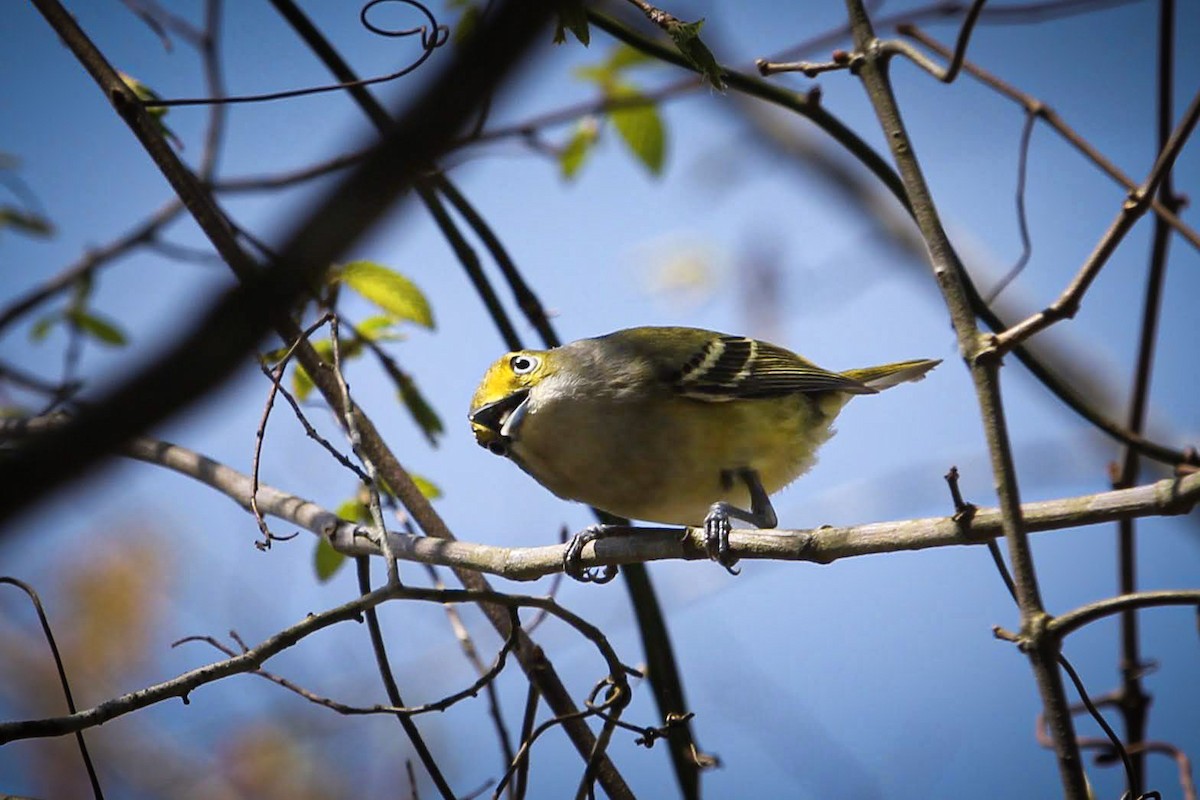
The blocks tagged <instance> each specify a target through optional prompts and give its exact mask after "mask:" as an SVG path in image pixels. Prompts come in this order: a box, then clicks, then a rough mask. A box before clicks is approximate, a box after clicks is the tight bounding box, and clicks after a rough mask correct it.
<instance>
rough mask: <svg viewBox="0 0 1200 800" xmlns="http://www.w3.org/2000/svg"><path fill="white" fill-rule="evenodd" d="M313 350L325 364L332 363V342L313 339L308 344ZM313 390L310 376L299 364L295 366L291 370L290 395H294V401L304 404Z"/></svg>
mask: <svg viewBox="0 0 1200 800" xmlns="http://www.w3.org/2000/svg"><path fill="white" fill-rule="evenodd" d="M310 344H312V348H313V350H316V351H317V355H318V356H320V357H321V360H322V361H324V362H325V363H327V364H328V363H329V362H331V361H333V342H332V341H331V340H329V339H314V340H312V341H311V342H310ZM312 390H313V380H312V376H311V375H309V374H308V371H307V370H306V369H304V367H302V366H301V365H300V364H296V366H295V368H293V369H292V394H294V395H296V399H297V400H299V401H300V402H304V401H305V400H307V399H308V395H309V394H310V393H311V392H312Z"/></svg>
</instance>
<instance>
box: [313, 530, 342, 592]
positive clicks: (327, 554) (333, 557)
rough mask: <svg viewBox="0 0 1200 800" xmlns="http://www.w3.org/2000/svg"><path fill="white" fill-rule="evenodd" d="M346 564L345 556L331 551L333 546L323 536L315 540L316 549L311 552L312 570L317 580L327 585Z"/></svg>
mask: <svg viewBox="0 0 1200 800" xmlns="http://www.w3.org/2000/svg"><path fill="white" fill-rule="evenodd" d="M344 563H346V556H345V555H344V554H342V553H339V552H338V551H337V550H334V549H333V545H331V544H330V543H329V540H328V539H326V538H325V537H324V536H322V537H320V538H318V539H317V547H316V549H315V550H313V569H314V570H316V573H317V580H319V581H320V582H321V583H328V582H329V579H330V578H332V577H333V576H334V575H336V574H337V571H338V570H339V569H341V568H342V564H344Z"/></svg>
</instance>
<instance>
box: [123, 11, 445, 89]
mask: <svg viewBox="0 0 1200 800" xmlns="http://www.w3.org/2000/svg"><path fill="white" fill-rule="evenodd" d="M382 3H403V4H404V5H406V6H411V7H412V8H415V9H417V10H418V11H420V12H421V14H423V15H424V16H425V19H426V20H427V21H428V25H418V26H417V27H415V28H407V29H403V30H391V29H388V28H383V27H380V26H379V25H376V24H374V23H373V22H371V21H370V20H368V19H367V14H368V13H369V12H370V10H371V9H372V8H374V7H375V6H377V5H380V4H382ZM358 19H359V21H360V22H361V23H362V25H363V27H364V28H366V29H367V30H369V31H370V32H371V33H374V34H376V35H378V36H388V37H405V36H417V35H419V36H420V37H421V54H420V55H419V56H417V58H416V59H415V60H414V61H413V62H412V63H411V64H408V65H407V66H405V67H404V68H402V69H399V70H397V71H396V72H391V73H388V74H387V75H378V76H376V77H374V78H363V79H362V80H357V81H348V82H346V83H334V84H328V85H325V86H309V87H307V88H304V89H290V90H287V91H282V92H268V93H266V94H251V95H239V96H236V97H197V98H175V99H168V100H163V99H159V98H154V99H150V100H143V101H141V103H142V106H144V107H146V108H159V107H164V106H197V105H227V104H232V103H262V102H266V101H268V100H284V99H287V98H291V97H304V96H306V95H310V94H321V93H323V92H338V91H342V90H345V89H353V88H355V87H357V86H371V85H373V84H376V83H386V82H387V81H394V80H396V79H397V78H402V77H404V76H405V75H408V74H409V73H410V72H413V71H414V70H416V69H417V68H418V67H420V66H421V65H422V64H424V63H425V62H426V61H427V60H428V59H429V56H431V55H433V51H434V50H436V49H437V48H439V47H441V46H442V45H444V44H446V42H447V41H449V40H450V28H449V26H446V25H441V24H439V23H438V21H437V18H436V17H434V16H433V12H432V11H430V10H429V9H428V8H427V7H426V6H425V5H423V4H421V3H419V2H417V0H370V2H368V3H367V4H366V5H365V6H363V7H362V10H361V11H359V14H358Z"/></svg>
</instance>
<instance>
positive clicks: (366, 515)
mask: <svg viewBox="0 0 1200 800" xmlns="http://www.w3.org/2000/svg"><path fill="white" fill-rule="evenodd" d="M333 513H335V514H337V515H338V516H339V517H341V518H342V519H344V520H346V522H353V523H356V524H357V523H360V522H367V521H369V520H370V519H371V510H370V509H368V508H367V504H366V503H364V502H363V501H362V500H359V499H358V498H354V499H351V500H347V501H346V502H344V503H342V504H341V505H340V506H338V507H337V508H336V509H335V510H334V512H333Z"/></svg>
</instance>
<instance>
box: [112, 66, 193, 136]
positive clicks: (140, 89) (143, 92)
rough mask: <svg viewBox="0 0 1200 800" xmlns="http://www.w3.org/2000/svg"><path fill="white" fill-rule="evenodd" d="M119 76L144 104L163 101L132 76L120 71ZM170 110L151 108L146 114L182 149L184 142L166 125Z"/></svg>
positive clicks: (161, 107)
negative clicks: (165, 120)
mask: <svg viewBox="0 0 1200 800" xmlns="http://www.w3.org/2000/svg"><path fill="white" fill-rule="evenodd" d="M117 75H118V76H120V78H121V80H122V81H124V82H125V85H126V86H128V87H129V90H130V91H132V92H133V94H134V96H136V97H137V99H138V100H141V101H142V102H143V103H146V102H154V101H156V100H161V99H162V98H160V97H159V96H158V93H157V92H155V91H154V90H153V89H151V88H150V87H149V86H147V85H146V84H144V83H142V82H141V81H139V80H138V79H137V78H135V77H133V76H132V75H127V74H126V73H124V72H120V71H118V72H117ZM168 110H169V109H168V108H167V107H166V106H150V107H149V108H147V109H146V113H147V114H149V115H150V117H151V118H152V119H153V120H154V122H155V124H157V125H158V130H159V132H160V133H161V134H162V135H163V138H164V139H166V140H167V141H169V142H170V143H171V144H172V145H174V146H175V147H177V148H179V149H182V148H183V142H182V141H181V140H180V138H179V137H178V136H176V135H175V133H174V131H172V130H171V129H170V128H168V127H167V125H166V123H165V122H164V121H163V120H164V118H165V117H166V116H167V111H168Z"/></svg>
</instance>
